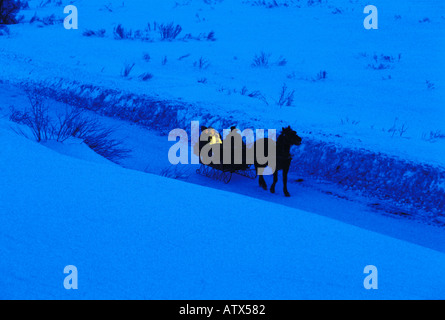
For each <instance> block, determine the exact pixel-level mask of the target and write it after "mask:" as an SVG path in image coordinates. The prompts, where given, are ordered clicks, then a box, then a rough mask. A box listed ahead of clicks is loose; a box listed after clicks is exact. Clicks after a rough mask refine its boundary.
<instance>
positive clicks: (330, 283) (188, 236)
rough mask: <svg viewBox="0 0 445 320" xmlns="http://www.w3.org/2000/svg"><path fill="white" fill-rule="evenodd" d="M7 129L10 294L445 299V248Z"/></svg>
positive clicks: (2, 292) (6, 290)
mask: <svg viewBox="0 0 445 320" xmlns="http://www.w3.org/2000/svg"><path fill="white" fill-rule="evenodd" d="M0 136H1V139H0V150H1V157H0V176H1V181H2V184H3V185H4V186H7V187H6V188H2V190H1V194H0V197H1V201H0V212H1V213H2V214H1V215H0V239H1V247H2V250H1V252H0V255H1V256H0V258H1V259H0V273H1V275H2V276H1V277H0V297H1V298H3V299H15V298H36V299H84V298H85V299H86V298H99V299H104V298H136V299H199V298H201V299H296V298H301V299H308V298H326V299H338V298H351V299H397V298H402V299H409V298H432V299H438V298H442V299H443V298H444V297H445V289H444V288H445V276H444V273H443V267H444V265H445V254H444V253H440V252H437V251H433V250H431V249H426V248H424V247H421V246H418V245H413V244H410V243H408V242H405V241H400V240H396V239H394V238H391V237H388V236H383V235H380V234H377V233H374V232H371V231H368V230H364V229H361V228H358V227H354V226H351V225H348V224H345V223H341V222H338V221H335V220H332V219H329V218H325V217H321V216H318V215H316V214H312V213H309V212H306V211H301V210H295V209H292V208H289V207H286V206H281V205H278V204H274V203H271V202H266V201H261V200H256V199H253V198H250V197H246V196H242V195H237V194H233V193H228V192H225V191H219V190H215V189H210V188H206V187H201V186H196V185H194V184H188V183H184V182H181V181H177V180H173V179H167V178H163V177H158V176H154V175H151V174H147V173H141V172H137V171H131V170H128V169H122V168H120V167H118V166H115V165H109V164H105V163H97V162H90V161H87V160H80V159H75V158H71V157H68V156H66V155H61V154H59V153H56V152H55V151H53V150H51V149H49V148H46V147H44V146H42V145H39V144H37V143H35V142H32V141H30V140H27V139H25V138H24V137H21V136H19V135H17V134H15V133H14V132H12V131H11V130H10V129H8V125H7V124H5V123H4V121H3V120H2V121H1V129H0ZM83 154H85V152H83V151H82V152H81V153H79V154H78V156H79V157H82V155H83ZM178 208H181V209H180V210H178ZM67 265H74V266H76V267H77V270H78V277H79V278H78V279H79V280H78V289H77V290H70V291H69V290H66V289H65V288H64V286H63V281H64V277H65V276H66V275H65V274H64V273H63V270H64V268H65V266H67ZM367 265H374V266H376V267H377V269H378V271H379V273H378V275H379V278H378V279H379V280H378V281H379V282H378V289H377V290H366V289H365V288H364V286H363V282H364V279H365V277H366V275H367V274H364V272H363V271H364V268H365V266H367Z"/></svg>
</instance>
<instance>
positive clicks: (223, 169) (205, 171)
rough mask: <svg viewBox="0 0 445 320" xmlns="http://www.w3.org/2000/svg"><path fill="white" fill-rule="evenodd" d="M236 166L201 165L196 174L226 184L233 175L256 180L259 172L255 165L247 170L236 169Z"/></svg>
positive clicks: (246, 168)
mask: <svg viewBox="0 0 445 320" xmlns="http://www.w3.org/2000/svg"><path fill="white" fill-rule="evenodd" d="M235 166H236V165H224V164H209V165H206V164H203V163H201V164H200V166H199V168H198V169H196V173H197V174H200V175H202V176H205V177H207V178H211V179H213V180H217V181H223V182H224V183H225V184H227V183H229V182H230V180H231V179H232V175H233V174H238V175H240V176H243V177H246V178H249V179H253V180H254V179H256V177H257V171H256V169H255V167H254V166H253V165H249V166H247V167H245V168H238V169H236V167H235Z"/></svg>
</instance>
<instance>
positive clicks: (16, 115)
mask: <svg viewBox="0 0 445 320" xmlns="http://www.w3.org/2000/svg"><path fill="white" fill-rule="evenodd" d="M28 97H29V101H30V103H31V108H30V109H28V110H25V111H19V110H15V109H14V108H11V115H10V120H11V121H13V122H16V123H19V124H23V125H26V126H27V127H29V128H30V131H31V133H32V135H33V136H34V139H35V140H36V141H37V142H45V141H48V140H55V141H58V142H64V141H66V140H67V139H69V138H71V137H74V138H78V139H81V140H83V142H84V143H85V144H86V145H87V146H89V147H90V148H91V149H92V150H93V151H95V152H96V153H98V154H100V155H101V156H103V157H105V158H107V159H109V160H111V161H113V162H118V161H119V160H121V159H123V158H125V157H127V156H128V154H129V153H130V150H128V149H125V148H123V146H122V142H121V141H119V140H116V139H114V138H113V137H112V135H113V133H114V130H115V129H114V128H105V127H103V126H102V125H101V124H100V123H99V121H98V120H97V119H92V118H89V117H87V116H85V114H84V111H83V110H79V109H75V108H67V109H66V110H65V112H64V113H61V114H58V115H57V117H56V118H57V119H56V120H54V119H52V118H50V116H49V111H48V106H47V105H45V103H44V101H43V100H42V98H41V96H40V95H39V94H38V93H35V92H32V93H29V94H28ZM19 131H20V132H19V133H22V134H23V135H25V136H27V135H26V134H25V133H24V132H23V131H21V130H20V129H19Z"/></svg>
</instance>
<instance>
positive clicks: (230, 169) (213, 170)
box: [195, 128, 257, 184]
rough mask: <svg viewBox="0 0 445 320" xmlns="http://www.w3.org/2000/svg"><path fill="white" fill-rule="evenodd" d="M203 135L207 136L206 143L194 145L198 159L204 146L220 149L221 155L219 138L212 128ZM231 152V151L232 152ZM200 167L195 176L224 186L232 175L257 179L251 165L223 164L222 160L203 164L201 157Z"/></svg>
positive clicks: (255, 171) (254, 169) (222, 150)
mask: <svg viewBox="0 0 445 320" xmlns="http://www.w3.org/2000/svg"><path fill="white" fill-rule="evenodd" d="M204 134H206V135H207V137H208V140H207V141H206V142H202V141H201V142H200V143H197V144H196V145H195V154H196V155H198V156H199V157H200V152H201V150H202V148H203V146H204V145H206V144H210V145H217V146H218V147H220V148H221V155H222V154H223V152H224V149H223V145H222V141H221V137H220V136H219V134H218V133H217V132H216V131H215V130H214V129H212V128H207V129H205V130H204ZM232 151H233V150H232ZM199 162H200V166H199V168H198V169H197V170H196V173H197V174H200V175H202V176H205V177H207V178H210V179H213V180H217V181H222V182H224V183H225V184H227V183H229V182H230V180H232V175H233V174H238V175H240V176H243V177H246V178H249V179H255V178H256V177H257V170H256V168H255V166H254V165H253V164H245V163H242V164H235V163H229V164H227V163H223V161H222V158H221V161H219V163H209V164H205V163H203V162H202V159H201V157H200V158H199Z"/></svg>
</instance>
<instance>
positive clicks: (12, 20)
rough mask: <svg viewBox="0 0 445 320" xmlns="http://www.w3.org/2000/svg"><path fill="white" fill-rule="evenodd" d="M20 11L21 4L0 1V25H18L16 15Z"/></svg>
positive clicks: (7, 0)
mask: <svg viewBox="0 0 445 320" xmlns="http://www.w3.org/2000/svg"><path fill="white" fill-rule="evenodd" d="M20 9H21V2H20V1H16V0H0V24H16V23H18V20H17V14H18V13H19V11H20Z"/></svg>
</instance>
